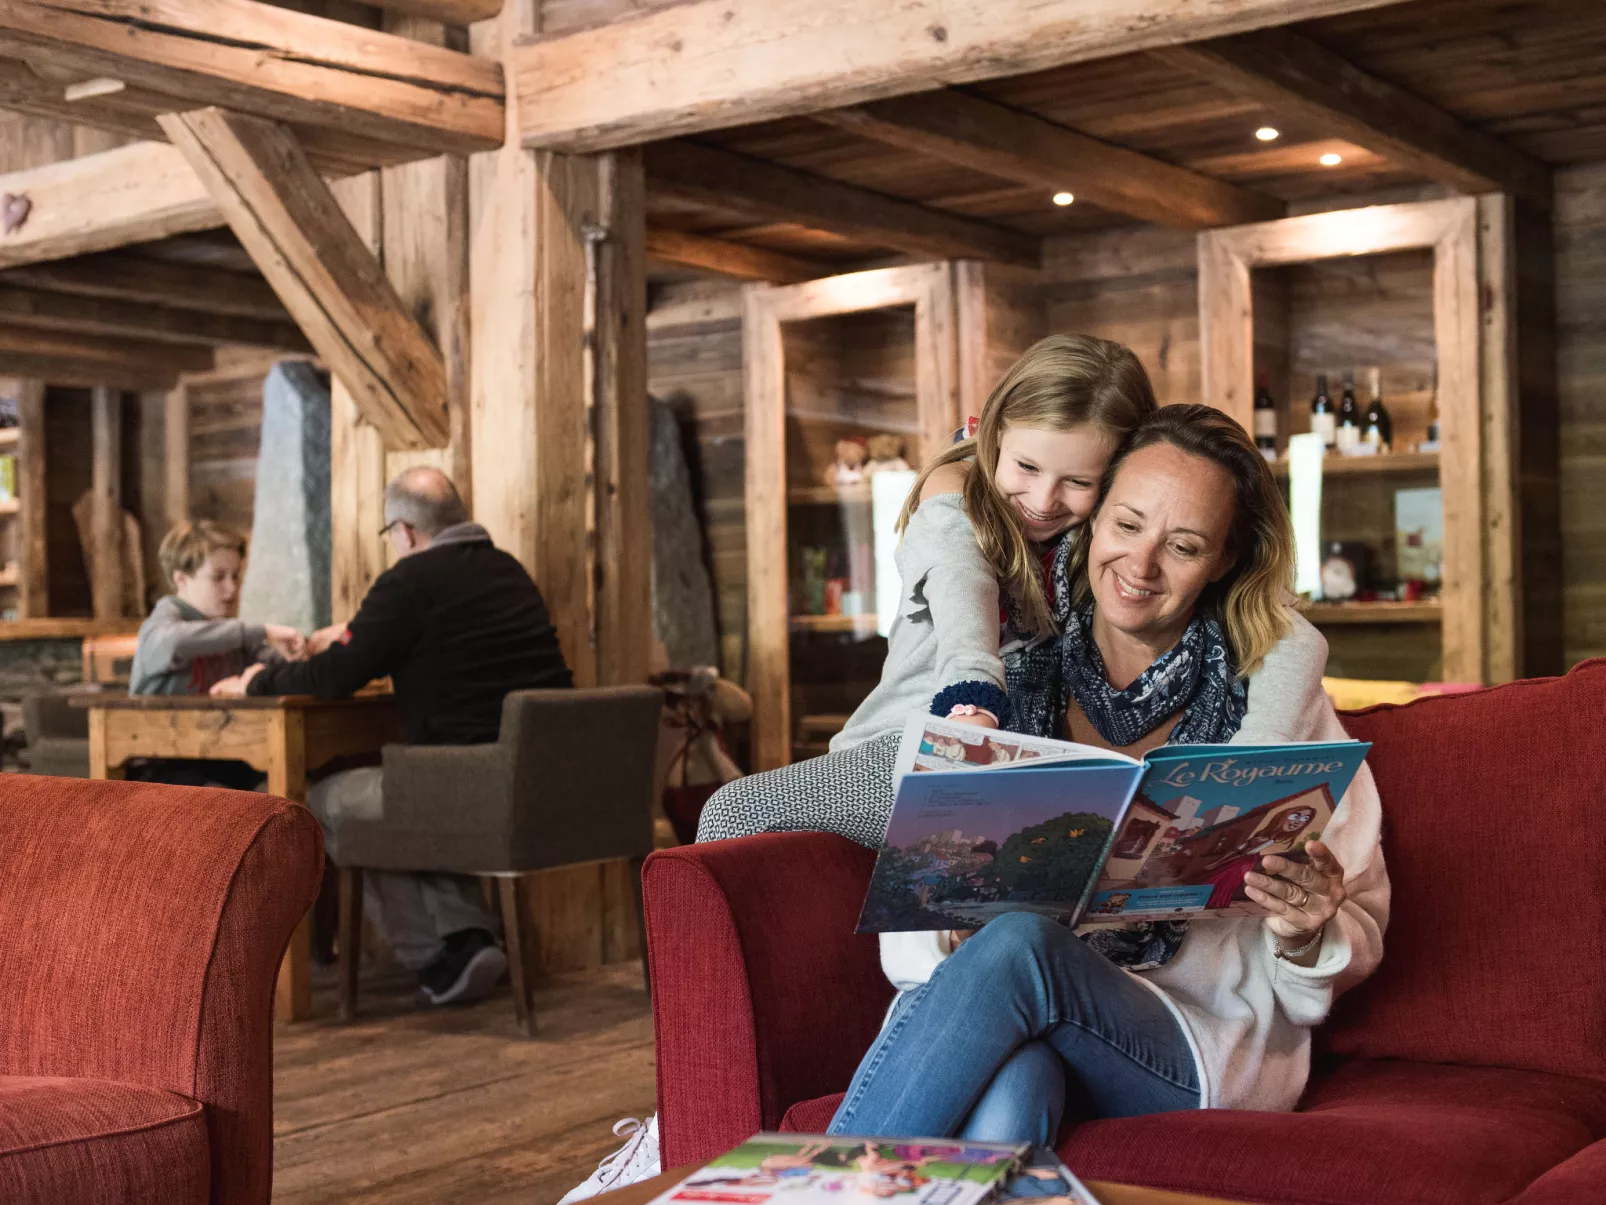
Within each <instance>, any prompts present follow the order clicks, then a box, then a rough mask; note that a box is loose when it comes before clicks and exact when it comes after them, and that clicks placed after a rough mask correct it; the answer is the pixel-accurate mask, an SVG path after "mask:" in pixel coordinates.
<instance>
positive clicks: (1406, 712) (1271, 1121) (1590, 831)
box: [645, 661, 1606, 1205]
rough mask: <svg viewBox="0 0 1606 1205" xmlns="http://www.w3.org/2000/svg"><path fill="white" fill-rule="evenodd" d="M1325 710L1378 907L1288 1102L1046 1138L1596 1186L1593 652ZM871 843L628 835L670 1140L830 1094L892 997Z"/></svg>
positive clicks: (809, 1117)
mask: <svg viewBox="0 0 1606 1205" xmlns="http://www.w3.org/2000/svg"><path fill="white" fill-rule="evenodd" d="M1345 722H1346V725H1347V726H1348V728H1349V729H1350V731H1351V732H1352V733H1353V734H1354V735H1355V736H1356V737H1359V738H1361V739H1364V740H1370V741H1372V742H1374V748H1373V751H1372V754H1371V756H1370V763H1371V766H1372V770H1373V773H1374V774H1375V775H1376V777H1377V782H1378V787H1379V790H1380V791H1381V793H1382V798H1383V809H1384V849H1385V854H1386V857H1387V859H1388V863H1389V873H1390V878H1391V879H1392V882H1393V888H1394V904H1393V915H1392V919H1391V922H1390V927H1389V932H1388V936H1387V941H1386V954H1385V957H1384V960H1383V964H1382V967H1381V968H1380V969H1379V971H1378V972H1377V974H1376V975H1374V976H1373V977H1372V978H1371V979H1370V980H1368V981H1367V982H1365V983H1363V984H1362V985H1360V986H1359V987H1358V988H1356V989H1355V990H1354V991H1352V992H1350V993H1349V994H1348V995H1346V996H1344V997H1342V998H1341V999H1340V1000H1339V1002H1338V1004H1337V1006H1336V1007H1335V1009H1334V1013H1333V1016H1332V1017H1331V1018H1330V1020H1329V1022H1328V1024H1327V1025H1326V1026H1324V1027H1323V1029H1322V1030H1321V1031H1319V1032H1318V1034H1317V1046H1318V1051H1317V1066H1316V1070H1315V1072H1314V1074H1313V1075H1312V1078H1311V1083H1310V1087H1309V1088H1308V1090H1307V1092H1306V1094H1305V1097H1304V1100H1303V1101H1302V1102H1301V1105H1300V1108H1299V1110H1298V1111H1297V1112H1294V1113H1286V1114H1285V1113H1256V1112H1247V1111H1236V1112H1235V1111H1228V1110H1200V1111H1195V1112H1189V1113H1178V1114H1167V1115H1162V1116H1155V1117H1146V1118H1143V1117H1140V1118H1132V1119H1127V1120H1112V1121H1098V1122H1090V1123H1086V1124H1083V1125H1079V1126H1067V1127H1066V1129H1065V1131H1064V1132H1062V1134H1061V1135H1060V1141H1059V1148H1060V1152H1061V1154H1062V1155H1063V1156H1064V1157H1065V1159H1066V1161H1067V1162H1068V1163H1069V1164H1070V1166H1071V1167H1072V1168H1073V1169H1074V1170H1076V1171H1077V1172H1078V1173H1079V1174H1081V1175H1083V1176H1085V1177H1087V1178H1089V1179H1101V1180H1114V1181H1125V1182H1129V1183H1135V1184H1144V1185H1150V1186H1153V1187H1157V1188H1165V1189H1172V1190H1177V1191H1188V1192H1198V1193H1214V1194H1215V1195H1219V1196H1229V1197H1233V1198H1237V1199H1242V1200H1245V1201H1257V1202H1266V1203H1268V1205H1271V1203H1276V1205H1353V1202H1356V1201H1366V1202H1368V1203H1370V1205H1406V1203H1410V1205H1434V1203H1439V1202H1443V1203H1444V1205H1450V1203H1452V1202H1454V1203H1455V1205H1497V1203H1503V1202H1515V1203H1520V1205H1562V1202H1566V1203H1568V1205H1573V1203H1575V1202H1588V1201H1600V1202H1606V1141H1603V1140H1606V907H1602V904H1601V901H1602V900H1603V899H1606V661H1595V662H1586V663H1584V664H1583V665H1580V666H1578V667H1576V668H1575V669H1574V670H1573V671H1572V672H1571V673H1569V674H1568V675H1566V676H1565V677H1563V678H1551V679H1540V680H1534V681H1531V682H1521V683H1513V684H1510V685H1507V686H1501V687H1496V688H1494V689H1491V690H1486V691H1481V692H1478V693H1475V694H1468V695H1459V696H1444V697H1439V698H1429V699H1423V700H1419V701H1418V702H1415V703H1412V704H1410V705H1408V706H1404V707H1375V708H1370V709H1368V710H1366V711H1363V712H1357V713H1353V714H1351V715H1348V716H1346V717H1345ZM872 861H873V858H872V855H871V854H870V853H869V851H867V850H864V849H861V848H860V847H858V846H856V845H853V844H852V843H850V842H848V841H846V840H843V839H842V838H839V837H835V836H827V835H822V834H776V835H769V836H762V837H751V838H747V839H745V840H741V841H730V842H723V843H715V844H711V845H702V846H691V847H684V848H680V849H675V850H668V851H664V852H662V853H659V854H656V855H654V857H653V858H651V859H649V861H648V863H647V866H646V871H645V881H646V886H645V894H646V908H647V933H648V942H649V955H650V960H651V970H652V987H653V1011H654V1017H655V1021H656V1026H657V1043H658V1105H659V1114H660V1115H659V1124H660V1127H661V1134H662V1143H663V1155H664V1164H665V1166H666V1167H668V1166H675V1165H678V1164H683V1163H689V1162H696V1161H700V1160H703V1159H706V1158H708V1157H709V1156H711V1155H713V1154H715V1153H717V1152H719V1151H721V1150H724V1149H726V1148H728V1147H731V1146H734V1145H735V1144H736V1143H738V1142H740V1141H742V1140H743V1139H744V1138H746V1137H747V1136H748V1135H749V1134H751V1133H752V1132H753V1131H755V1130H758V1129H760V1128H769V1129H773V1128H788V1129H796V1130H805V1131H807V1130H819V1129H822V1128H823V1127H824V1126H825V1125H826V1123H827V1122H828V1121H829V1120H830V1117H831V1114H832V1113H833V1112H834V1110H835V1108H836V1104H837V1102H838V1100H839V1099H840V1093H841V1092H842V1090H843V1089H844V1088H845V1087H846V1086H847V1083H848V1080H849V1079H850V1078H851V1075H852V1072H853V1069H854V1068H855V1066H856V1065H857V1064H858V1060H859V1058H860V1057H861V1055H862V1054H863V1052H864V1050H865V1049H866V1047H867V1046H868V1044H869V1043H870V1041H871V1040H872V1039H873V1037H874V1035H875V1033H876V1031H877V1029H878V1028H879V1026H880V1023H881V1018H882V1015H883V1012H884V1010H885V1008H886V1006H887V1003H888V1001H889V1000H890V998H891V989H890V987H889V986H888V985H887V983H886V982H885V980H884V979H883V977H882V976H881V973H880V967H879V960H878V957H877V948H876V942H875V939H874V938H871V937H859V936H855V935H854V934H853V931H852V930H853V924H854V921H855V920H856V918H857V914H858V909H859V905H860V902H861V901H862V899H863V895H864V888H865V884H866V882H867V880H868V877H869V872H870V867H871V864H872Z"/></svg>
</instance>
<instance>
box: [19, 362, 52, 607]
mask: <svg viewBox="0 0 1606 1205" xmlns="http://www.w3.org/2000/svg"><path fill="white" fill-rule="evenodd" d="M17 385H18V391H17V419H18V427H19V428H20V430H19V431H18V434H17V501H18V505H19V506H20V507H21V508H22V509H21V514H20V515H19V517H18V519H17V528H18V539H17V543H16V545H15V547H16V549H17V562H18V566H17V568H18V578H17V618H19V619H42V618H44V617H45V616H47V615H49V614H50V550H49V544H50V541H49V526H48V516H47V513H46V506H47V498H46V494H45V449H46V447H47V446H48V445H47V442H46V439H47V437H46V435H45V412H44V405H45V385H44V382H43V381H32V380H29V381H19V382H17Z"/></svg>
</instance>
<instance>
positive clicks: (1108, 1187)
mask: <svg viewBox="0 0 1606 1205" xmlns="http://www.w3.org/2000/svg"><path fill="white" fill-rule="evenodd" d="M701 1166H702V1165H701V1164H698V1163H692V1164H688V1165H687V1166H685V1167H679V1168H675V1169H674V1170H672V1171H667V1172H665V1173H664V1174H663V1175H661V1176H654V1177H653V1178H652V1179H651V1180H643V1181H642V1182H641V1183H640V1184H632V1185H630V1187H629V1188H620V1189H617V1190H615V1191H614V1192H607V1193H603V1194H602V1195H600V1196H598V1197H596V1198H594V1199H595V1200H597V1201H607V1202H608V1205H647V1202H648V1201H650V1200H652V1199H653V1198H654V1197H656V1196H657V1195H658V1194H659V1193H661V1192H667V1191H669V1190H670V1189H671V1188H673V1187H674V1186H675V1185H676V1184H679V1183H680V1182H681V1181H682V1180H684V1179H685V1178H686V1177H687V1176H689V1175H691V1174H692V1172H694V1171H696V1170H697V1169H698V1168H699V1167H701ZM1087 1186H1088V1187H1089V1188H1090V1189H1092V1190H1093V1195H1094V1196H1096V1197H1098V1199H1099V1205H1240V1203H1239V1202H1234V1201H1228V1200H1225V1199H1223V1198H1221V1197H1196V1196H1194V1195H1193V1194H1192V1193H1185V1192H1166V1191H1164V1190H1163V1189H1158V1188H1140V1187H1138V1186H1137V1185H1134V1184H1110V1183H1108V1182H1106V1181H1104V1180H1089V1181H1088V1182H1087Z"/></svg>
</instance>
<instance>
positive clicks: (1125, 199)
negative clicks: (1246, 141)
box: [816, 89, 1286, 230]
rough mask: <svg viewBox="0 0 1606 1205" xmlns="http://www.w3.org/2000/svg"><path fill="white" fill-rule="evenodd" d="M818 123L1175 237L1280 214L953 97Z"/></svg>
mask: <svg viewBox="0 0 1606 1205" xmlns="http://www.w3.org/2000/svg"><path fill="white" fill-rule="evenodd" d="M816 120H818V121H821V122H824V123H825V124H826V125H830V126H834V127H836V128H838V129H843V130H849V131H851V132H853V133H855V134H859V135H862V136H863V137H866V138H871V139H874V140H875V141H877V142H883V143H886V144H887V145H888V146H895V147H899V148H902V149H904V150H909V151H914V152H916V153H918V154H922V155H931V156H933V157H935V158H938V159H945V160H947V161H948V162H950V163H957V164H959V165H960V166H962V167H967V168H971V169H973V170H975V171H978V172H984V173H986V174H987V175H990V176H996V177H998V178H999V179H1001V180H1013V181H1015V182H1016V183H1019V184H1032V185H1037V186H1039V187H1041V188H1043V189H1044V190H1046V191H1058V190H1061V189H1063V190H1065V191H1067V192H1070V193H1073V194H1075V196H1076V197H1077V199H1078V200H1084V201H1090V202H1092V203H1093V204H1095V205H1098V206H1099V207H1101V208H1103V209H1108V210H1111V211H1113V212H1115V213H1124V214H1126V215H1128V216H1129V217H1134V218H1138V219H1140V220H1141V221H1145V222H1156V223H1159V224H1160V225H1162V226H1173V227H1176V228H1178V229H1181V230H1204V229H1208V228H1209V227H1212V226H1239V225H1242V224H1244V223H1246V222H1264V221H1270V220H1271V219H1273V218H1280V217H1282V216H1283V215H1284V213H1285V212H1286V206H1285V205H1284V204H1283V202H1282V201H1280V200H1278V199H1277V198H1276V197H1268V196H1265V195H1264V194H1262V193H1257V192H1251V191H1250V190H1249V189H1247V188H1239V187H1238V186H1237V185H1234V184H1228V183H1225V182H1224V181H1221V180H1216V179H1212V178H1211V177H1210V176H1206V175H1203V174H1202V173H1200V172H1195V171H1189V170H1188V169H1186V168H1181V167H1175V166H1173V165H1172V164H1169V163H1165V162H1162V161H1161V160H1159V159H1154V158H1151V157H1150V156H1148V155H1144V154H1140V153H1139V152H1137V151H1133V150H1129V149H1127V148H1126V147H1121V146H1115V145H1112V144H1111V143H1108V142H1102V141H1100V140H1099V139H1097V138H1092V137H1089V136H1088V135H1086V134H1081V133H1078V132H1077V131H1075V130H1071V129H1067V128H1066V127H1064V126H1061V125H1056V124H1054V123H1053V122H1051V121H1046V120H1044V119H1043V118H1041V117H1038V116H1035V115H1034V114H1031V113H1023V112H1021V111H1020V110H1018V109H1011V108H1008V107H1006V106H1004V105H1000V104H997V103H995V102H993V101H990V100H984V99H982V98H981V97H978V96H970V95H967V94H966V93H963V92H955V91H953V90H952V89H947V90H944V91H941V92H930V93H921V94H917V95H914V96H900V97H895V98H893V99H892V100H881V101H874V102H872V103H870V104H868V105H860V106H856V107H853V108H847V109H835V110H832V111H831V112H828V113H820V114H816Z"/></svg>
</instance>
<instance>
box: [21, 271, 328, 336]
mask: <svg viewBox="0 0 1606 1205" xmlns="http://www.w3.org/2000/svg"><path fill="white" fill-rule="evenodd" d="M196 300H197V302H199V301H200V299H199V298H197V299H196ZM0 322H5V323H8V324H13V323H14V324H15V325H17V326H19V327H27V328H30V329H34V330H49V331H73V332H76V333H78V334H82V335H111V336H114V337H116V338H122V339H147V340H149V341H151V342H152V343H189V344H194V343H200V344H206V345H210V346H213V347H227V346H229V345H231V344H238V345H242V346H246V347H272V348H278V349H280V350H283V351H293V352H298V353H310V352H311V351H312V345H311V344H309V343H308V342H307V340H306V337H305V336H304V335H302V333H301V332H300V331H299V330H298V329H296V326H295V324H294V323H293V322H289V321H285V322H263V321H261V320H260V319H256V318H238V317H235V316H234V315H232V314H218V313H209V312H206V311H204V310H199V309H190V310H178V309H172V308H170V307H168V306H163V305H148V304H144V303H141V302H133V301H118V300H115V299H113V298H109V297H75V296H72V295H71V294H66V293H47V292H45V291H43V290H40V289H27V288H23V287H21V286H18V285H5V284H0Z"/></svg>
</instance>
